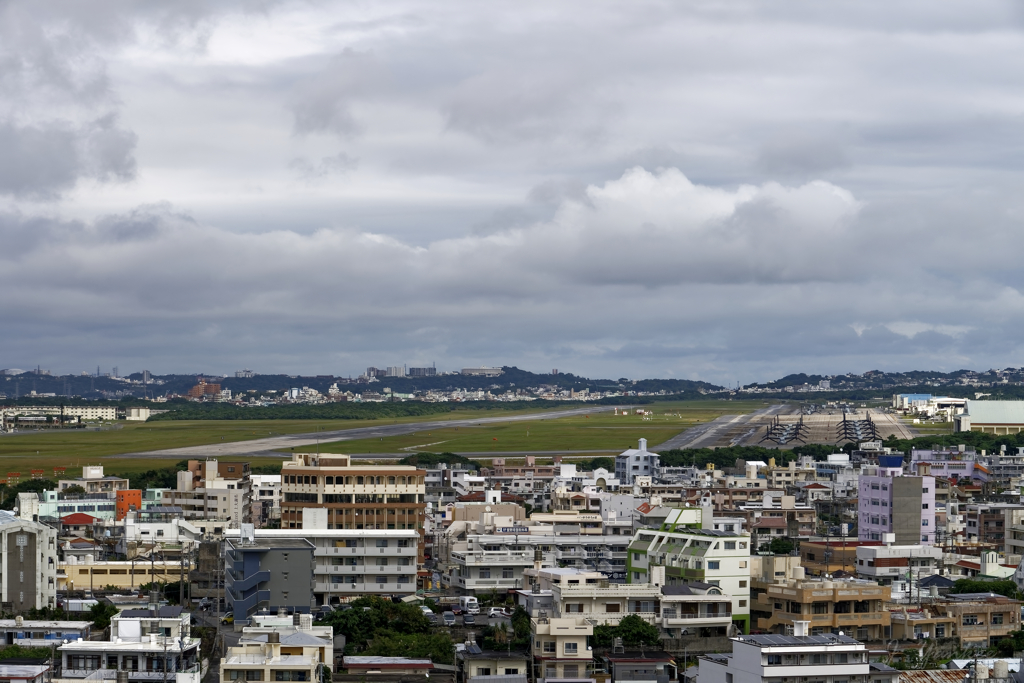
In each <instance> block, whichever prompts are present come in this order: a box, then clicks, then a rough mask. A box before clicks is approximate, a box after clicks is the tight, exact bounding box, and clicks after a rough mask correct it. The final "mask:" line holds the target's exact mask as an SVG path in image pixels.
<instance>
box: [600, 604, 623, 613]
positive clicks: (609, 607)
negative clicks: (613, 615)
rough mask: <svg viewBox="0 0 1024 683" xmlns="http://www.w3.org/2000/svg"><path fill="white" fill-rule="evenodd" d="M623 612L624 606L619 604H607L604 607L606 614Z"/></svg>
mask: <svg viewBox="0 0 1024 683" xmlns="http://www.w3.org/2000/svg"><path fill="white" fill-rule="evenodd" d="M621 610H622V605H621V604H619V603H617V602H606V603H605V605H604V611H605V612H619V611H621Z"/></svg>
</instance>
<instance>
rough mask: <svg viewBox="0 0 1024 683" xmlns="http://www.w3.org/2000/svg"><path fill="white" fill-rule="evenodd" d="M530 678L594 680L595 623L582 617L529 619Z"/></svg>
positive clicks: (558, 682)
mask: <svg viewBox="0 0 1024 683" xmlns="http://www.w3.org/2000/svg"><path fill="white" fill-rule="evenodd" d="M530 630H531V631H532V635H533V637H532V638H531V644H532V647H531V650H530V652H531V655H532V657H533V679H534V680H535V681H537V683H562V682H565V683H568V682H569V681H572V683H594V678H593V665H594V652H593V650H592V649H591V647H590V646H589V645H588V643H589V642H590V637H591V636H593V635H594V626H593V625H592V624H591V623H590V622H589V621H587V620H586V619H584V618H582V617H563V618H553V617H536V618H533V619H531V620H530Z"/></svg>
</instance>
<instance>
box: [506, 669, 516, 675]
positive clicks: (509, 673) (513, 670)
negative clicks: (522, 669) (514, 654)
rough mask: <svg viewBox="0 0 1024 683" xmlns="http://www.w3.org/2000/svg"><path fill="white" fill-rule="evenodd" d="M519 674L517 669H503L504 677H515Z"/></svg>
mask: <svg viewBox="0 0 1024 683" xmlns="http://www.w3.org/2000/svg"><path fill="white" fill-rule="evenodd" d="M518 674H519V669H507V668H506V669H505V675H506V676H516V675H518Z"/></svg>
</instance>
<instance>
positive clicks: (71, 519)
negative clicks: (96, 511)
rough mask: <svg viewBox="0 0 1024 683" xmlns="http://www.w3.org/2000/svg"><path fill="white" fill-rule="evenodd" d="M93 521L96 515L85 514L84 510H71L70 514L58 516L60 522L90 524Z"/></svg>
mask: <svg viewBox="0 0 1024 683" xmlns="http://www.w3.org/2000/svg"><path fill="white" fill-rule="evenodd" d="M95 521H96V517H91V516H89V515H87V514H85V513H84V512H73V513H71V514H70V515H64V516H63V517H61V518H60V522H61V524H72V525H79V526H80V525H82V524H92V523H93V522H95Z"/></svg>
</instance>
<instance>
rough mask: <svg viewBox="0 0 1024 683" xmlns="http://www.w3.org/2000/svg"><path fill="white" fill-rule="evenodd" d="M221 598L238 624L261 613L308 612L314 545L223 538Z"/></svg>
mask: <svg viewBox="0 0 1024 683" xmlns="http://www.w3.org/2000/svg"><path fill="white" fill-rule="evenodd" d="M224 545H225V548H224V560H225V566H224V597H225V598H226V601H227V608H228V609H229V610H231V611H233V612H234V613H235V618H236V619H238V620H241V619H247V618H249V617H250V616H252V615H253V614H255V613H256V612H257V611H259V610H261V609H267V610H270V611H271V612H276V611H277V610H279V609H284V610H286V611H289V612H310V611H311V610H312V608H313V602H312V600H313V562H314V560H313V544H312V543H310V542H309V541H308V540H306V539H304V538H252V537H249V536H240V537H239V538H226V539H225V541H224Z"/></svg>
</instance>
